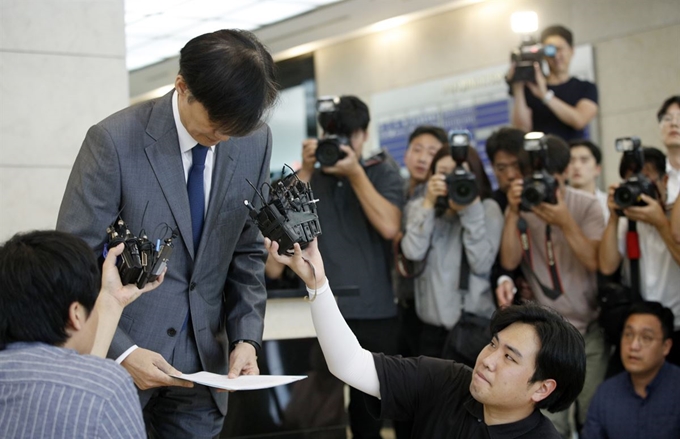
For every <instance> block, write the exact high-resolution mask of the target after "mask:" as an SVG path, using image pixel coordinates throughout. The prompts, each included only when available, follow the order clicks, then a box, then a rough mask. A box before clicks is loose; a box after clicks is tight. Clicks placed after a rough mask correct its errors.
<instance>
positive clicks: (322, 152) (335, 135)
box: [316, 96, 350, 166]
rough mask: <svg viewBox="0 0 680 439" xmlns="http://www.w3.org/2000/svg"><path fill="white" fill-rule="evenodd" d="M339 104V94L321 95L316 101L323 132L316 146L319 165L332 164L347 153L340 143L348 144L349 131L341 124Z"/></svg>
mask: <svg viewBox="0 0 680 439" xmlns="http://www.w3.org/2000/svg"><path fill="white" fill-rule="evenodd" d="M339 106H340V97H339V96H322V97H320V98H319V99H317V101H316V110H317V114H318V120H319V124H320V125H321V128H322V129H323V132H324V136H323V137H322V138H320V139H319V143H318V146H317V148H316V161H318V162H319V164H320V165H321V166H333V165H334V164H336V163H337V162H338V160H341V159H343V158H345V156H346V155H347V154H345V152H344V151H342V149H340V145H349V134H350V133H346V132H345V131H346V130H345V129H344V128H343V126H342V122H341V120H340V110H339Z"/></svg>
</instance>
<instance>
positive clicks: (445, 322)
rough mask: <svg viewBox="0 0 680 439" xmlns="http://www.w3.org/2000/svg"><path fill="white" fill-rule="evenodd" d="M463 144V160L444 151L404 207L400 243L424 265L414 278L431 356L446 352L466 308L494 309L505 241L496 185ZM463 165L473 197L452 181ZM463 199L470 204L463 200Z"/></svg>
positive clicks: (486, 312)
mask: <svg viewBox="0 0 680 439" xmlns="http://www.w3.org/2000/svg"><path fill="white" fill-rule="evenodd" d="M454 148H455V147H454ZM463 148H466V149H467V160H466V161H465V162H463V163H460V162H456V161H455V160H454V159H453V157H452V155H451V154H452V152H451V149H452V148H449V147H444V148H442V149H440V150H439V152H438V153H437V154H436V155H435V157H434V159H433V160H432V176H431V177H430V179H429V181H428V183H427V189H426V192H425V194H424V196H422V197H419V198H416V199H414V200H412V201H411V202H409V204H408V205H407V206H406V208H405V209H404V210H405V212H407V215H408V221H407V223H406V233H405V234H404V238H403V240H402V242H401V248H402V249H403V251H404V255H405V256H406V257H407V258H409V259H411V260H414V261H422V262H421V263H420V264H424V265H425V268H424V271H423V272H422V274H421V275H420V276H418V277H417V278H416V279H415V299H416V312H417V314H418V316H419V317H420V319H421V320H422V321H423V328H422V331H421V335H420V354H421V355H427V356H430V357H441V355H442V351H443V348H444V342H445V340H446V337H447V335H448V333H449V331H450V330H451V328H452V327H453V326H454V325H455V324H456V323H457V321H458V319H459V318H460V316H461V313H462V312H463V311H466V312H469V313H472V314H474V315H477V316H482V317H487V318H488V317H491V314H492V313H493V311H494V309H495V306H494V302H493V298H492V291H491V286H490V284H489V275H490V272H491V267H492V265H493V262H494V260H495V259H496V254H497V253H498V247H499V245H500V239H501V235H500V233H501V230H502V224H503V214H502V213H501V211H500V208H499V207H498V204H497V203H496V202H495V201H493V200H492V199H491V198H489V196H490V194H491V184H490V183H489V179H488V177H487V176H486V173H485V172H484V167H483V166H482V162H481V160H480V159H479V155H478V154H477V151H475V149H474V148H472V147H470V146H467V145H465V146H464V147H463ZM461 165H462V166H464V167H465V168H466V170H467V171H468V172H471V174H472V175H474V178H475V182H474V183H473V184H475V185H476V186H477V187H478V195H477V196H475V197H474V199H472V200H470V199H469V198H472V197H468V199H467V200H465V199H461V198H460V197H457V196H456V187H454V185H452V184H451V183H449V182H447V178H450V175H451V173H452V172H453V171H454V168H456V167H457V166H461ZM447 176H448V177H447ZM465 183H468V182H465ZM452 192H453V194H452ZM454 199H455V200H454ZM456 201H458V202H456ZM442 202H443V205H442ZM463 202H466V203H468V204H459V203H463ZM463 252H464V253H463ZM464 259H465V262H464V261H463V260H464ZM463 265H465V266H466V267H467V268H466V269H463V268H461V267H462V266H463ZM461 276H467V278H466V279H462V277H461ZM464 283H467V287H465V286H462V285H464ZM463 290H465V291H463ZM468 365H469V364H468ZM469 366H471V365H469ZM472 366H473V365H472Z"/></svg>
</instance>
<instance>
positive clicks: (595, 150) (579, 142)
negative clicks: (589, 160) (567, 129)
mask: <svg viewBox="0 0 680 439" xmlns="http://www.w3.org/2000/svg"><path fill="white" fill-rule="evenodd" d="M578 146H583V147H585V148H588V149H589V150H590V153H591V154H592V155H593V157H595V163H597V164H598V165H599V164H600V163H601V162H602V151H600V148H599V147H598V146H597V145H595V144H594V143H593V142H591V141H590V140H588V139H574V140H570V141H569V149H570V150H571V148H576V147H578Z"/></svg>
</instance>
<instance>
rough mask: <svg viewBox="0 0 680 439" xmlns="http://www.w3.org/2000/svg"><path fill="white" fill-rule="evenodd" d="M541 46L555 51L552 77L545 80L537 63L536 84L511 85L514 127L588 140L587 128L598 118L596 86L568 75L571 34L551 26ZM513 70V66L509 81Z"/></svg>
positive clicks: (551, 69)
mask: <svg viewBox="0 0 680 439" xmlns="http://www.w3.org/2000/svg"><path fill="white" fill-rule="evenodd" d="M541 43H543V44H544V45H552V46H554V47H555V49H556V53H555V56H554V57H546V61H547V63H548V66H549V67H550V74H549V75H548V77H547V78H546V77H545V76H544V75H543V72H542V70H541V68H540V65H539V64H538V63H535V65H534V68H535V70H536V82H535V83H533V82H523V81H517V82H513V83H512V84H511V93H512V95H513V96H514V98H515V99H514V103H513V107H512V119H511V120H512V124H513V125H515V126H516V127H518V128H521V129H523V130H524V131H542V132H544V133H546V134H553V135H556V136H559V137H561V138H562V139H564V140H567V141H569V140H572V139H578V138H586V137H587V136H586V131H585V129H586V127H587V126H588V124H589V123H590V122H591V121H592V120H593V119H594V118H595V116H596V115H597V110H598V104H597V101H598V96H597V86H595V84H593V83H592V82H588V81H581V80H580V79H577V78H574V77H571V76H570V75H569V64H570V63H571V58H572V56H573V55H574V48H573V36H572V33H571V31H570V30H569V29H567V28H565V27H564V26H550V27H548V28H546V29H545V30H544V31H543V32H542V33H541ZM514 69H515V66H514V65H513V66H512V67H511V68H510V72H509V73H508V77H509V78H512V76H513V74H514Z"/></svg>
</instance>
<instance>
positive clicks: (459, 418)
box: [366, 354, 561, 439]
mask: <svg viewBox="0 0 680 439" xmlns="http://www.w3.org/2000/svg"><path fill="white" fill-rule="evenodd" d="M373 360H374V362H375V367H376V369H377V371H378V379H379V381H380V397H381V399H380V400H378V399H377V398H373V397H367V400H366V402H367V405H368V408H369V411H370V412H371V413H372V414H373V416H376V417H380V418H382V419H394V420H412V421H413V430H412V436H411V437H413V438H419V439H427V438H433V439H435V438H436V439H453V438H485V439H487V438H489V439H506V438H507V439H511V438H513V439H514V438H540V439H553V438H554V439H560V437H561V436H560V435H559V433H557V430H555V427H554V426H553V425H552V423H551V422H550V421H549V420H548V419H547V418H546V417H545V416H543V414H541V412H540V410H538V409H537V410H534V412H533V413H532V414H531V415H529V416H528V417H527V418H524V419H522V420H521V421H517V422H513V423H510V424H501V425H486V424H485V423H484V406H483V405H482V404H481V403H479V402H478V401H476V400H475V399H474V398H473V397H472V395H471V394H470V382H471V380H472V370H471V369H470V368H469V367H467V366H465V365H463V364H459V363H455V362H453V361H449V360H440V359H437V358H429V357H418V358H400V357H391V356H386V355H384V354H373Z"/></svg>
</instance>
